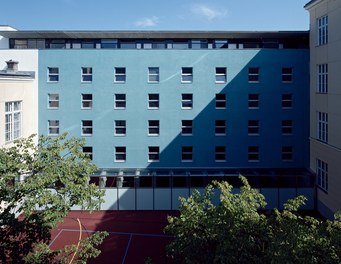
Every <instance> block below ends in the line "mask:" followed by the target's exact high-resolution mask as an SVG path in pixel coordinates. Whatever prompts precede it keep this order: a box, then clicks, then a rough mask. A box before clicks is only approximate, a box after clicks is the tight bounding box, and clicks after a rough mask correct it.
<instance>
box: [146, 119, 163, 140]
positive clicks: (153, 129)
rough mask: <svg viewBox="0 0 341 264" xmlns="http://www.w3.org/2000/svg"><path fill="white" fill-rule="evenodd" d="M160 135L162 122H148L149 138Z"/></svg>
mask: <svg viewBox="0 0 341 264" xmlns="http://www.w3.org/2000/svg"><path fill="white" fill-rule="evenodd" d="M159 134H160V121H159V120H148V136H158V135H159Z"/></svg>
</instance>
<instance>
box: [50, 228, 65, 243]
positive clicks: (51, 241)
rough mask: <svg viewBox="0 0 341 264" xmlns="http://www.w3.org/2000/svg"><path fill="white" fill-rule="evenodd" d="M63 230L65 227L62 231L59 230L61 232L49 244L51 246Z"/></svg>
mask: <svg viewBox="0 0 341 264" xmlns="http://www.w3.org/2000/svg"><path fill="white" fill-rule="evenodd" d="M63 230H64V229H61V230H60V231H59V233H58V234H57V235H56V236H55V238H54V239H53V240H52V241H51V243H50V244H49V247H51V246H52V244H53V243H54V241H56V239H57V238H58V237H59V235H60V234H61V233H62V232H63Z"/></svg>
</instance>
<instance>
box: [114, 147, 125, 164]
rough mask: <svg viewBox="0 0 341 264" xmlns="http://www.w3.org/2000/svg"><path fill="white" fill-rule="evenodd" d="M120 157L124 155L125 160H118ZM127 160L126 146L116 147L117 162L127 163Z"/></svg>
mask: <svg viewBox="0 0 341 264" xmlns="http://www.w3.org/2000/svg"><path fill="white" fill-rule="evenodd" d="M120 155H123V157H124V158H122V159H121V158H118V157H119V156H120ZM126 160H127V148H126V147H125V146H116V147H115V162H126Z"/></svg>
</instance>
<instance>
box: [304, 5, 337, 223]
mask: <svg viewBox="0 0 341 264" xmlns="http://www.w3.org/2000/svg"><path fill="white" fill-rule="evenodd" d="M305 8H306V9H307V10H308V11H309V12H310V72H311V74H310V168H311V169H312V170H313V171H314V172H316V180H317V209H318V210H319V211H320V212H321V213H322V214H323V215H324V216H326V217H329V218H331V217H333V214H334V212H335V211H338V210H341V30H340V28H341V0H313V1H310V2H309V3H307V4H306V6H305Z"/></svg>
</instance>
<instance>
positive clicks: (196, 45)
mask: <svg viewBox="0 0 341 264" xmlns="http://www.w3.org/2000/svg"><path fill="white" fill-rule="evenodd" d="M191 48H192V49H207V48H208V42H207V40H206V39H192V41H191Z"/></svg>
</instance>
